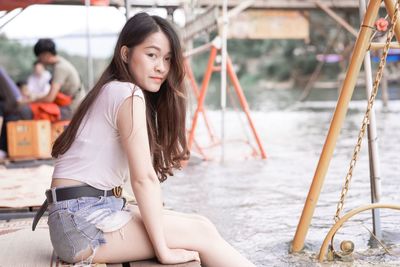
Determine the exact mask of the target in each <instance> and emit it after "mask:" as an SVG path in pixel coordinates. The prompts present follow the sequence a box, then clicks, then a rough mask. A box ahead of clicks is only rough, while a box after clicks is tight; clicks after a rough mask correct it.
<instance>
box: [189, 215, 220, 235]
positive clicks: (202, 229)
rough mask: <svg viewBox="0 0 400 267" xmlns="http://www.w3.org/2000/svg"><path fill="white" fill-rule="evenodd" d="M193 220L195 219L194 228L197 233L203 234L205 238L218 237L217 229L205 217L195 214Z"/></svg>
mask: <svg viewBox="0 0 400 267" xmlns="http://www.w3.org/2000/svg"><path fill="white" fill-rule="evenodd" d="M194 218H196V219H197V225H196V227H198V230H199V233H202V234H205V235H206V237H207V238H209V237H214V236H218V237H219V233H218V230H217V227H215V225H214V224H213V223H212V222H211V221H210V220H209V219H208V218H207V217H204V216H202V215H197V214H195V215H194Z"/></svg>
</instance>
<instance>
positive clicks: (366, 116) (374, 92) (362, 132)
mask: <svg viewBox="0 0 400 267" xmlns="http://www.w3.org/2000/svg"><path fill="white" fill-rule="evenodd" d="M399 7H400V0H397V1H396V7H395V12H394V14H393V17H392V20H391V28H390V30H389V33H388V35H387V37H386V44H385V46H384V48H383V53H382V55H381V58H380V62H379V67H378V71H377V73H376V76H375V81H374V84H373V89H372V93H371V96H370V97H369V99H368V106H367V110H366V112H365V114H364V118H363V120H362V125H361V129H360V132H359V134H358V139H357V144H356V146H355V147H354V152H353V156H352V159H351V161H350V167H349V170H348V172H347V175H346V179H345V183H344V185H343V188H342V192H341V194H340V200H339V202H338V204H337V208H336V215H335V218H334V219H335V221H336V222H337V221H338V220H339V219H340V212H341V211H342V210H343V206H344V200H345V198H346V195H347V193H348V191H349V186H350V182H351V178H352V177H353V170H354V167H355V166H356V163H357V159H358V154H359V152H360V149H361V143H362V139H363V137H364V135H365V131H366V129H367V125H368V123H369V114H370V112H371V109H372V106H373V105H374V101H375V97H376V95H377V93H378V89H379V83H380V81H381V78H382V74H383V69H384V67H385V64H386V58H387V54H388V52H389V47H390V43H391V41H392V38H393V35H394V29H395V25H396V22H397V16H398V11H399Z"/></svg>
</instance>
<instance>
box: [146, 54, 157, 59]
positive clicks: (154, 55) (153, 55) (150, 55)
mask: <svg viewBox="0 0 400 267" xmlns="http://www.w3.org/2000/svg"><path fill="white" fill-rule="evenodd" d="M147 55H148V56H149V57H151V58H153V59H155V58H157V55H156V54H154V53H148V54H147Z"/></svg>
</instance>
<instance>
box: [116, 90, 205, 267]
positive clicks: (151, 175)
mask: <svg viewBox="0 0 400 267" xmlns="http://www.w3.org/2000/svg"><path fill="white" fill-rule="evenodd" d="M132 101H133V103H132ZM132 104H133V111H132ZM132 117H133V118H132ZM132 122H133V125H132ZM117 127H118V130H119V133H120V136H121V142H122V147H123V148H124V149H125V152H126V155H127V157H128V161H129V170H130V176H131V184H132V189H133V192H134V194H135V197H136V200H137V203H138V207H139V210H140V214H141V217H142V220H143V223H144V225H145V228H146V231H147V233H148V235H149V238H150V241H151V243H152V244H153V248H154V250H155V254H156V256H157V258H158V259H159V260H160V261H161V262H162V263H169V264H174V263H181V262H187V261H191V260H197V259H198V254H197V253H195V252H192V251H185V250H174V249H170V248H168V245H167V242H166V240H165V235H164V229H163V218H162V216H163V213H162V209H163V208H162V200H161V188H160V183H159V181H158V177H157V175H156V173H155V171H154V168H153V165H152V160H151V155H150V148H149V140H148V135H147V126H146V112H145V104H144V101H143V100H142V99H141V98H139V97H131V98H128V99H127V100H125V102H124V103H123V104H122V106H121V108H120V110H119V112H118V117H117Z"/></svg>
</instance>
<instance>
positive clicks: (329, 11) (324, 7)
mask: <svg viewBox="0 0 400 267" xmlns="http://www.w3.org/2000/svg"><path fill="white" fill-rule="evenodd" d="M315 5H316V6H318V7H319V8H321V9H322V10H323V11H324V12H325V13H326V14H328V15H329V16H330V17H331V18H333V19H334V20H335V21H336V22H337V23H339V24H340V25H341V26H342V27H343V28H345V29H346V30H347V31H348V32H350V33H351V34H352V35H353V36H354V37H357V34H358V33H357V31H356V30H355V29H354V28H353V27H352V26H351V25H350V24H349V23H348V22H347V21H345V20H344V19H343V18H342V17H340V16H339V15H338V14H336V13H335V12H334V11H333V10H332V9H331V8H330V7H329V6H328V5H326V4H325V3H323V2H322V1H315Z"/></svg>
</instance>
